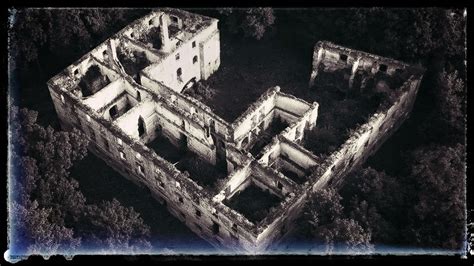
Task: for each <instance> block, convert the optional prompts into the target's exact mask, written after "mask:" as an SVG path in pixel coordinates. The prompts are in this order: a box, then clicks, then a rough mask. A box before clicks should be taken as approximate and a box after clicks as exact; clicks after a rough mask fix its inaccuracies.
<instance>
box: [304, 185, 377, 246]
mask: <svg viewBox="0 0 474 266" xmlns="http://www.w3.org/2000/svg"><path fill="white" fill-rule="evenodd" d="M341 200H342V198H341V196H340V195H339V194H338V193H337V192H336V191H335V190H334V189H332V188H327V189H324V190H319V191H317V192H315V193H314V195H313V196H312V198H311V199H310V200H309V202H308V204H307V206H306V208H305V212H304V217H305V219H306V220H307V221H308V223H309V225H310V232H311V235H312V236H313V237H314V238H315V240H319V241H321V240H322V241H324V242H325V243H326V250H327V251H328V252H332V251H333V250H334V249H335V248H336V249H339V248H341V249H342V250H344V251H346V252H351V253H353V252H368V251H370V250H371V249H372V245H371V244H370V241H371V233H370V231H367V230H365V229H364V228H362V226H361V225H360V224H359V223H358V222H357V221H355V220H354V219H352V218H347V217H345V215H344V207H343V206H342V205H341Z"/></svg>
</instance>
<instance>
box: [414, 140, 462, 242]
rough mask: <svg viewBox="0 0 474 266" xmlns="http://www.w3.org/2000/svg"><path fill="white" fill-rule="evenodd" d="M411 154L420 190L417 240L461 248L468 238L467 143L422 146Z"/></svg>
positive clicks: (415, 230)
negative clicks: (466, 199) (452, 145)
mask: <svg viewBox="0 0 474 266" xmlns="http://www.w3.org/2000/svg"><path fill="white" fill-rule="evenodd" d="M411 158H412V160H413V164H412V165H411V174H410V179H411V181H412V182H414V184H415V188H416V191H417V197H416V202H415V203H414V204H413V213H414V216H415V219H414V221H413V224H412V225H411V226H412V227H411V228H412V233H413V235H414V239H413V241H415V242H416V243H417V244H419V245H424V246H433V247H438V248H448V249H457V250H460V248H461V247H462V244H463V242H464V241H465V239H464V224H465V219H466V217H465V210H466V205H465V178H466V172H465V169H466V168H465V167H466V166H465V147H464V146H463V145H461V144H457V145H456V146H454V147H449V146H437V145H432V146H428V147H422V148H419V149H417V150H415V151H413V152H412V154H411Z"/></svg>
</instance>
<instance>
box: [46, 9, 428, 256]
mask: <svg viewBox="0 0 474 266" xmlns="http://www.w3.org/2000/svg"><path fill="white" fill-rule="evenodd" d="M217 22H218V21H217V20H216V19H213V18H209V17H205V16H202V15H197V14H193V13H189V12H186V11H182V10H178V9H169V8H163V9H157V10H155V11H153V12H152V13H150V14H149V15H147V16H145V17H143V18H141V19H139V20H137V21H135V22H133V23H132V24H130V25H129V26H127V27H126V28H124V29H123V30H121V31H120V32H118V33H117V34H115V35H113V36H112V37H110V38H109V39H108V40H106V41H105V42H104V43H102V44H101V45H99V46H98V47H97V48H95V49H94V50H92V51H91V52H90V53H88V54H86V55H84V56H83V57H82V58H81V59H79V60H78V61H76V62H75V63H74V64H72V65H71V66H69V67H68V68H66V69H65V70H64V71H63V72H62V73H60V74H58V75H57V76H55V77H53V78H52V79H51V80H50V81H49V82H48V87H49V89H50V93H51V96H52V98H53V102H54V104H55V108H56V111H57V113H58V116H59V118H60V121H61V124H62V126H63V127H65V128H66V129H67V128H72V127H76V128H79V129H81V130H82V131H83V132H84V133H85V134H86V135H87V136H88V137H89V138H90V139H91V143H92V145H91V148H90V149H91V151H93V152H95V153H97V154H98V155H99V156H100V157H102V158H104V160H106V161H107V162H108V163H109V164H110V165H111V166H113V167H114V168H115V169H116V170H117V171H119V172H120V173H123V174H124V175H125V176H127V177H128V178H130V179H132V180H134V181H135V182H137V183H142V184H144V185H145V187H147V188H149V189H150V191H151V192H152V193H153V194H154V195H156V197H157V198H159V199H160V201H161V202H163V203H165V204H166V205H167V207H168V209H169V210H170V212H171V213H172V214H173V215H175V216H176V217H178V218H179V219H181V220H182V221H183V222H184V223H186V225H188V226H189V228H190V229H191V230H193V231H194V232H195V233H197V234H198V235H200V236H202V237H203V238H204V239H206V240H208V241H209V242H210V243H212V244H213V245H216V246H218V247H223V246H224V247H228V248H232V249H234V250H242V251H245V252H259V251H261V250H263V249H265V248H266V247H267V246H268V245H269V244H270V243H271V242H274V241H277V240H278V239H281V238H282V237H283V236H284V235H285V234H286V233H287V232H288V231H289V230H290V229H291V226H292V223H293V221H294V219H296V217H297V216H298V214H299V213H300V211H301V208H302V206H303V204H304V202H305V200H306V197H307V196H308V195H309V194H310V192H311V191H314V190H318V189H320V188H322V187H324V186H326V185H328V184H331V182H333V181H334V182H335V183H337V182H339V180H341V179H342V177H343V176H344V175H345V174H346V173H347V172H348V171H350V170H351V169H352V168H353V167H355V166H357V165H358V164H360V163H362V162H363V161H364V160H365V159H366V157H367V156H368V154H370V152H372V151H373V150H374V149H376V147H377V146H378V145H380V144H381V142H383V140H384V138H386V136H388V135H389V134H390V133H391V132H393V131H394V130H395V129H396V127H397V126H398V125H399V124H400V123H401V121H403V119H405V118H406V116H407V114H408V113H409V111H410V110H411V106H412V104H413V101H414V99H415V96H416V92H417V89H418V85H419V84H418V83H419V81H420V79H421V77H422V71H420V70H419V69H417V68H414V67H411V66H409V65H407V64H404V63H401V62H398V61H395V60H391V59H387V58H382V57H378V56H374V55H371V54H367V53H363V52H359V51H355V50H351V49H348V48H344V47H340V46H337V45H334V44H332V43H328V42H319V43H318V44H317V45H316V46H315V51H314V55H313V72H312V73H311V78H310V86H309V88H308V90H309V91H310V92H311V93H310V94H308V95H309V96H308V97H307V98H306V99H301V98H297V97H295V96H293V95H290V94H287V93H283V92H281V91H280V87H278V86H275V87H272V88H269V89H268V90H267V91H266V92H265V93H264V94H262V95H261V96H260V98H259V99H258V100H257V101H256V102H255V103H253V104H252V105H251V106H250V107H249V108H248V109H247V110H246V111H245V112H244V113H243V114H241V115H240V116H239V117H238V118H237V119H236V120H235V121H234V122H232V123H229V122H227V121H225V120H224V119H222V118H221V117H219V116H218V115H216V114H215V113H213V112H212V111H211V109H210V108H209V107H208V106H206V105H205V104H203V103H202V102H201V101H200V100H199V99H196V98H195V97H194V96H193V94H192V93H183V92H184V91H186V89H187V88H189V87H190V86H192V84H194V83H195V82H197V81H199V80H205V79H207V78H208V77H209V76H210V75H212V73H214V72H215V71H216V70H217V69H218V67H219V64H220V45H219V30H218V28H217ZM222 104H225V103H222ZM318 110H319V114H318ZM336 120H337V121H341V122H340V123H339V122H337V123H338V128H342V129H340V130H339V131H338V132H339V133H341V132H343V131H344V130H347V129H351V132H350V134H343V133H341V134H340V135H341V136H338V137H339V139H338V140H337V141H335V142H337V143H335V144H333V146H334V147H333V148H332V149H328V148H327V147H326V148H325V147H323V146H324V145H325V144H326V143H328V142H327V141H326V140H324V129H325V128H327V127H330V126H331V125H332V124H333V123H334V122H335V121H336ZM321 132H323V133H321ZM308 143H309V144H308ZM308 145H309V148H308ZM309 150H311V151H309Z"/></svg>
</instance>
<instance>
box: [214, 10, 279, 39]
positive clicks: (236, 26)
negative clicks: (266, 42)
mask: <svg viewBox="0 0 474 266" xmlns="http://www.w3.org/2000/svg"><path fill="white" fill-rule="evenodd" d="M219 13H220V14H221V15H223V17H224V21H225V24H226V25H227V29H228V30H229V31H230V32H232V33H234V34H235V33H243V34H244V35H245V36H247V37H251V38H254V39H257V40H260V39H262V37H263V36H264V34H265V32H266V31H267V30H268V28H269V27H270V26H272V25H273V24H274V23H275V16H274V14H273V9H272V8H269V7H259V8H248V9H232V8H221V9H219Z"/></svg>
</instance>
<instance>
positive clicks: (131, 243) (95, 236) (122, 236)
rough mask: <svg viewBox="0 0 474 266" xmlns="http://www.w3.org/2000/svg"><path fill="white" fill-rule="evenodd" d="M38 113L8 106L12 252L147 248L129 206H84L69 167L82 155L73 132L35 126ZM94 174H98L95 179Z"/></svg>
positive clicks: (83, 142) (83, 143)
mask: <svg viewBox="0 0 474 266" xmlns="http://www.w3.org/2000/svg"><path fill="white" fill-rule="evenodd" d="M37 116H38V113H37V112H35V111H30V110H28V109H26V108H23V109H19V108H18V107H16V106H12V108H11V111H10V120H9V122H10V124H9V125H10V134H11V136H13V137H12V138H11V146H10V147H11V157H10V171H11V172H10V175H11V179H10V181H11V183H10V189H11V192H12V193H11V195H12V198H11V199H12V201H11V208H10V214H11V222H12V224H13V226H12V229H13V231H12V241H15V242H14V243H13V244H14V245H12V246H13V247H15V248H18V249H19V250H15V252H23V253H24V252H26V253H30V252H31V253H40V254H54V253H56V252H73V251H74V250H75V249H77V248H84V247H88V246H90V245H99V246H102V247H103V246H104V245H102V244H103V243H107V244H108V245H107V247H113V248H115V249H117V248H122V249H128V248H131V247H132V248H133V247H138V246H139V247H142V248H143V247H148V246H149V245H150V244H149V242H148V241H147V240H146V238H147V236H148V234H149V228H148V226H147V225H145V224H143V220H142V219H141V218H140V217H139V214H138V213H136V212H135V211H134V210H133V208H126V207H124V206H122V205H121V204H120V203H119V202H118V201H116V200H113V201H112V202H103V203H102V204H100V205H98V206H96V205H93V204H88V203H87V200H86V198H85V197H84V195H83V194H82V192H81V191H80V190H79V183H78V182H77V181H76V180H75V179H74V178H73V177H70V176H69V169H70V168H71V167H72V166H73V164H74V163H75V162H77V161H78V160H81V159H82V158H84V156H86V154H87V145H88V141H87V138H85V136H84V135H83V134H82V133H81V132H80V131H78V130H76V129H75V130H73V131H71V132H64V131H56V130H54V129H53V128H51V127H49V126H48V127H47V128H44V127H42V126H40V125H39V124H38V123H37V121H36V118H37ZM97 178H100V177H97Z"/></svg>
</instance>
